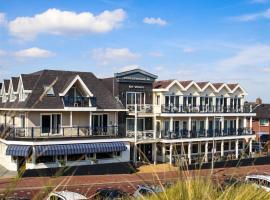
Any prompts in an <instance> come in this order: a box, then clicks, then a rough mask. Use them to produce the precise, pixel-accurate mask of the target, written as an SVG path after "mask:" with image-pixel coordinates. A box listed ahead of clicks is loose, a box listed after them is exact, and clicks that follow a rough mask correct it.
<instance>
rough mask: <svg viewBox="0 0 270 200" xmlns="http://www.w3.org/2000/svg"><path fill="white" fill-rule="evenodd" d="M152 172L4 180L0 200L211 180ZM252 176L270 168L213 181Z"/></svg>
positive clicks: (227, 172) (235, 171) (218, 173)
mask: <svg viewBox="0 0 270 200" xmlns="http://www.w3.org/2000/svg"><path fill="white" fill-rule="evenodd" d="M149 168H150V169H151V168H152V169H153V171H151V170H148V172H147V173H136V174H122V175H99V176H67V177H53V178H49V177H34V178H19V179H16V178H2V179H0V199H2V197H3V196H12V197H28V198H31V199H41V196H44V194H45V193H46V192H47V191H49V190H50V188H54V189H56V190H70V191H75V192H79V193H81V194H84V195H86V196H88V197H90V196H91V195H93V194H94V192H95V191H96V190H97V189H99V188H120V189H122V190H124V191H126V192H129V193H132V192H133V191H135V189H136V186H137V185H138V184H160V183H165V182H168V181H169V182H172V181H177V180H181V179H183V178H186V177H195V176H205V177H210V170H200V171H185V172H183V171H182V172H179V171H177V170H175V169H173V171H165V170H164V171H163V169H164V168H163V167H158V168H157V169H158V170H157V169H155V168H154V167H153V166H149ZM250 173H269V174H270V165H261V166H260V165H259V166H249V167H239V168H226V169H224V168H221V169H216V170H214V173H213V176H212V177H213V178H216V179H219V180H221V179H224V177H232V176H234V177H235V176H236V177H241V176H242V177H244V176H245V175H246V174H250Z"/></svg>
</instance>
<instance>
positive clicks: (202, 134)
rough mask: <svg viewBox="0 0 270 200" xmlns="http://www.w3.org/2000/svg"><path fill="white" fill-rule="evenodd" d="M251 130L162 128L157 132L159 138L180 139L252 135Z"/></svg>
mask: <svg viewBox="0 0 270 200" xmlns="http://www.w3.org/2000/svg"><path fill="white" fill-rule="evenodd" d="M252 134H253V133H252V130H251V129H249V128H239V129H234V128H228V129H223V130H220V129H215V130H211V129H209V130H205V129H200V130H191V131H189V130H187V129H180V130H176V131H165V130H162V131H160V133H159V134H158V135H159V136H157V137H159V138H162V139H181V138H207V137H226V136H237V135H238V136H239V135H252Z"/></svg>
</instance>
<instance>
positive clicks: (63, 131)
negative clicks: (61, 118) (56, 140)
mask: <svg viewBox="0 0 270 200" xmlns="http://www.w3.org/2000/svg"><path fill="white" fill-rule="evenodd" d="M62 133H63V136H65V128H64V127H62Z"/></svg>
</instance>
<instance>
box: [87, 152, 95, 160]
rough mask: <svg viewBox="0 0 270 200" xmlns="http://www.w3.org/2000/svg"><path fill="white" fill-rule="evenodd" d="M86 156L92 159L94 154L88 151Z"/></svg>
mask: <svg viewBox="0 0 270 200" xmlns="http://www.w3.org/2000/svg"><path fill="white" fill-rule="evenodd" d="M86 156H87V158H89V159H93V158H94V156H95V154H93V153H89V154H87V155H86Z"/></svg>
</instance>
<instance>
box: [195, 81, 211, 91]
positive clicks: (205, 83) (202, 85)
mask: <svg viewBox="0 0 270 200" xmlns="http://www.w3.org/2000/svg"><path fill="white" fill-rule="evenodd" d="M196 83H197V85H198V86H199V87H200V88H201V90H202V89H203V88H204V87H205V86H206V85H207V84H208V83H209V82H196Z"/></svg>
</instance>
